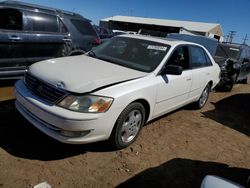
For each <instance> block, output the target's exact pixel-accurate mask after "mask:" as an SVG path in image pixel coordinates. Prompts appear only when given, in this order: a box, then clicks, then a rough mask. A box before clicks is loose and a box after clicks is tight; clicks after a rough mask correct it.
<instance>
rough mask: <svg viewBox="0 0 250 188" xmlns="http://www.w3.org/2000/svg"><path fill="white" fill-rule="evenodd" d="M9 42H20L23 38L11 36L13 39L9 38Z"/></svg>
mask: <svg viewBox="0 0 250 188" xmlns="http://www.w3.org/2000/svg"><path fill="white" fill-rule="evenodd" d="M9 40H11V41H20V40H22V38H21V37H18V36H11V37H9Z"/></svg>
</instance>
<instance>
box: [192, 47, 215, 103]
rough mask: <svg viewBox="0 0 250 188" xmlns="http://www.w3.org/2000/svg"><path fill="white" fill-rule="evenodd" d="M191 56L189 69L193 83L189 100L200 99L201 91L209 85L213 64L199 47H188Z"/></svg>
mask: <svg viewBox="0 0 250 188" xmlns="http://www.w3.org/2000/svg"><path fill="white" fill-rule="evenodd" d="M189 51H190V55H191V58H190V60H191V68H192V73H193V82H192V86H191V91H190V96H189V98H191V99H195V98H197V97H200V95H201V93H202V91H203V90H204V88H205V87H206V85H207V84H208V83H209V81H210V78H211V71H213V66H212V65H213V64H212V62H211V60H210V58H209V57H208V55H207V53H206V51H205V50H204V49H203V48H201V47H199V46H189Z"/></svg>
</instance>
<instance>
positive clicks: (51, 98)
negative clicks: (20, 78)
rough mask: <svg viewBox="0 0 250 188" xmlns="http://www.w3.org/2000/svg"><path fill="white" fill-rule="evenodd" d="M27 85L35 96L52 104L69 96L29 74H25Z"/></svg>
mask: <svg viewBox="0 0 250 188" xmlns="http://www.w3.org/2000/svg"><path fill="white" fill-rule="evenodd" d="M25 83H26V85H27V86H28V88H29V89H30V90H31V91H32V92H33V93H34V94H35V95H37V96H38V97H40V98H41V99H43V100H45V101H47V102H49V103H50V104H54V103H56V102H58V101H59V100H61V99H62V98H63V97H64V96H65V95H66V94H67V93H66V92H65V91H62V90H59V89H58V88H56V87H54V86H51V85H49V84H47V83H45V82H43V81H41V80H39V79H37V78H36V77H34V76H32V75H31V74H29V73H26V74H25Z"/></svg>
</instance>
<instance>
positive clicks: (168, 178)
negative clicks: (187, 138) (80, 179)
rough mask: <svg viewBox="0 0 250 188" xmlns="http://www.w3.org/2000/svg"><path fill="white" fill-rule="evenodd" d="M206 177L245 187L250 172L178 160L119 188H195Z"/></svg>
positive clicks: (122, 184)
mask: <svg viewBox="0 0 250 188" xmlns="http://www.w3.org/2000/svg"><path fill="white" fill-rule="evenodd" d="M206 175H215V176H219V177H222V178H225V179H228V180H231V181H233V182H235V183H238V184H240V185H243V186H244V185H246V182H247V179H248V177H249V175H250V170H249V169H243V168H234V167H229V165H227V164H222V163H216V162H207V161H196V160H190V159H181V158H176V159H172V160H170V161H168V162H166V163H164V164H162V165H160V166H158V167H155V168H149V169H146V170H145V171H143V172H141V173H139V174H137V175H135V176H134V177H132V178H131V179H129V180H127V181H126V182H124V183H121V184H120V185H118V186H117V187H118V188H125V187H133V188H137V187H138V188H147V187H157V188H161V187H164V188H165V187H168V188H183V187H185V188H189V187H190V188H193V187H200V185H201V182H202V180H203V178H204V177H205V176H206Z"/></svg>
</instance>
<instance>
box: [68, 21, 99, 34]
mask: <svg viewBox="0 0 250 188" xmlns="http://www.w3.org/2000/svg"><path fill="white" fill-rule="evenodd" d="M71 22H72V24H73V25H74V26H75V28H76V29H77V30H78V31H79V32H80V33H81V34H82V35H96V32H95V30H94V28H93V27H92V25H91V24H90V23H89V22H86V21H82V20H77V19H71Z"/></svg>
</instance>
